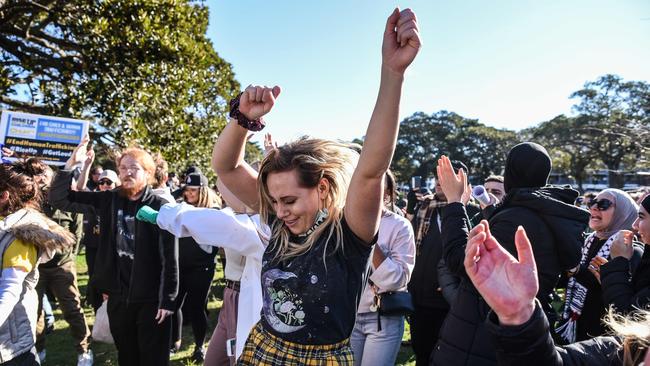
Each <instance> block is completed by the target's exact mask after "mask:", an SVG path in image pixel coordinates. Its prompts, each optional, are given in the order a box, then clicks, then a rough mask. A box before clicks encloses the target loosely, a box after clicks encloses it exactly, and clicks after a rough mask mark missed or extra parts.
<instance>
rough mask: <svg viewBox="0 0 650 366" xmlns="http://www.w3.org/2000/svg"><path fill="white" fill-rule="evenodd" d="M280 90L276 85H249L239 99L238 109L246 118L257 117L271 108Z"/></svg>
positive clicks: (252, 118)
mask: <svg viewBox="0 0 650 366" xmlns="http://www.w3.org/2000/svg"><path fill="white" fill-rule="evenodd" d="M281 91H282V89H280V87H279V86H277V85H276V86H274V87H272V88H269V87H267V86H258V85H249V86H248V87H247V88H246V90H244V92H243V94H242V96H241V98H240V99H239V111H240V112H241V113H243V114H244V116H246V117H247V118H248V119H251V120H254V119H258V118H260V117H262V116H263V115H265V114H267V113H269V112H270V111H271V109H273V105H274V104H275V99H276V98H277V97H278V96H279V95H280V92H281Z"/></svg>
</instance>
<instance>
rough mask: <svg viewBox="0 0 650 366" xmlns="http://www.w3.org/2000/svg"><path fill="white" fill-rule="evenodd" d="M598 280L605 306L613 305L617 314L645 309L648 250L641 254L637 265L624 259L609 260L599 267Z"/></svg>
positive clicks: (649, 295)
mask: <svg viewBox="0 0 650 366" xmlns="http://www.w3.org/2000/svg"><path fill="white" fill-rule="evenodd" d="M632 259H634V257H632ZM635 267H636V269H635ZM600 280H601V283H602V289H603V301H604V303H605V306H609V305H613V306H614V308H615V309H616V311H617V312H619V313H628V312H630V311H633V310H634V308H639V309H645V308H647V305H648V304H650V250H645V251H644V252H643V256H642V257H641V261H640V263H639V264H638V265H635V263H634V261H633V260H628V259H627V258H624V257H617V258H614V259H612V260H610V261H609V262H607V263H605V264H604V265H602V266H600Z"/></svg>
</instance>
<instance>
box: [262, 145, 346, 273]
mask: <svg viewBox="0 0 650 366" xmlns="http://www.w3.org/2000/svg"><path fill="white" fill-rule="evenodd" d="M358 158H359V154H358V153H357V152H355V151H354V150H352V149H351V148H350V146H349V145H348V144H343V143H339V142H335V141H329V140H322V139H314V138H308V137H301V138H300V139H298V140H296V141H293V142H290V143H287V144H285V145H282V146H280V147H278V148H276V149H273V150H272V151H271V152H270V153H269V154H268V155H267V156H266V157H265V158H264V160H263V161H262V164H261V165H260V170H259V175H258V188H259V202H260V218H261V219H262V222H268V221H269V217H270V216H271V214H272V213H273V203H272V202H273V199H272V198H271V194H270V192H269V191H268V187H267V185H266V181H267V179H268V176H269V174H271V173H274V172H286V171H291V170H295V171H296V172H297V173H298V174H297V175H298V183H299V184H300V186H301V187H305V188H314V187H317V186H318V183H319V182H320V181H321V179H326V180H327V181H328V183H329V191H328V193H327V197H326V199H325V207H324V208H326V209H327V211H328V215H327V218H326V219H325V221H324V222H323V223H322V224H321V225H320V226H319V227H318V228H317V229H316V230H315V231H314V232H313V233H312V234H311V235H309V237H308V238H307V240H306V241H305V242H304V243H303V244H298V243H292V242H290V240H289V238H290V232H289V229H288V228H287V227H286V226H285V225H282V224H281V223H279V222H277V220H276V222H273V223H270V225H271V230H272V232H271V241H270V242H271V243H273V244H272V245H273V248H272V249H273V250H274V251H275V258H278V259H280V260H284V259H286V258H291V257H296V256H299V255H301V254H303V253H305V252H307V251H309V249H311V247H312V246H313V245H314V243H315V242H316V240H317V239H318V238H319V237H320V235H322V234H324V233H325V230H328V232H327V235H328V241H329V238H330V237H331V236H332V235H334V234H336V236H337V240H336V248H335V249H334V250H335V251H336V250H337V249H338V248H339V247H340V246H342V241H341V238H342V234H343V230H342V227H341V218H342V217H343V206H344V205H345V198H346V196H347V190H348V185H349V184H350V179H351V178H352V173H353V172H354V168H355V167H356V163H357V160H358ZM326 252H327V245H326V246H325V248H324V252H323V260H324V259H325V257H324V255H325V253H326Z"/></svg>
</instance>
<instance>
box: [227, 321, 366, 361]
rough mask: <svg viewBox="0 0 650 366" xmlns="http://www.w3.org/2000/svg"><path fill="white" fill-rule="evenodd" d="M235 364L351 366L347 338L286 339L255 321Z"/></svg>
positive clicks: (350, 354)
mask: <svg viewBox="0 0 650 366" xmlns="http://www.w3.org/2000/svg"><path fill="white" fill-rule="evenodd" d="M237 365H239V366H248V365H259V366H277V365H287V366H298V365H305V366H330V365H332V366H334V365H350V366H352V365H354V358H353V356H352V348H351V347H350V339H346V340H344V341H342V342H339V343H335V344H324V345H307V344H298V343H293V342H288V341H285V340H283V339H280V338H278V337H276V336H275V335H273V334H271V333H269V332H267V331H265V330H264V329H263V328H262V324H261V323H259V322H258V323H257V325H256V326H255V328H253V330H251V334H250V335H249V336H248V339H247V340H246V345H245V346H244V350H243V352H242V354H241V356H239V359H238V360H237Z"/></svg>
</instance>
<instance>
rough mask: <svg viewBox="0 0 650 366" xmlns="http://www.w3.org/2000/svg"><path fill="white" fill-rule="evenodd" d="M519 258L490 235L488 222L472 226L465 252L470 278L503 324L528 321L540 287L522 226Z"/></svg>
mask: <svg viewBox="0 0 650 366" xmlns="http://www.w3.org/2000/svg"><path fill="white" fill-rule="evenodd" d="M515 245H516V247H517V255H518V257H519V260H517V259H516V258H515V257H513V256H512V255H511V254H510V253H508V251H506V250H505V249H504V248H503V247H502V246H501V245H500V244H499V243H498V242H497V240H496V239H495V238H494V237H493V236H492V235H491V234H490V229H489V225H488V223H487V221H485V220H484V221H482V222H481V223H480V224H479V225H478V226H477V227H475V228H474V229H472V232H471V233H470V240H469V242H468V243H467V249H466V254H465V270H466V272H467V275H468V276H469V278H470V280H471V281H472V283H473V284H474V286H475V287H476V289H477V290H478V291H479V293H480V294H481V296H483V298H484V299H485V301H486V302H487V304H488V305H489V306H490V308H492V310H493V311H494V312H495V313H496V314H497V315H498V316H499V321H500V322H501V323H503V324H509V325H518V324H522V323H524V322H526V321H527V320H528V319H529V318H530V316H531V314H532V311H533V309H534V299H535V295H536V294H537V291H538V289H539V284H538V282H537V265H536V264H535V258H534V256H533V249H532V247H531V245H530V240H528V237H527V236H526V231H525V230H524V229H523V227H519V229H518V230H517V232H516V234H515Z"/></svg>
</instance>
